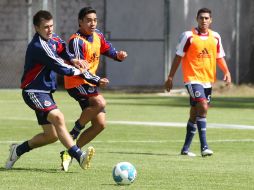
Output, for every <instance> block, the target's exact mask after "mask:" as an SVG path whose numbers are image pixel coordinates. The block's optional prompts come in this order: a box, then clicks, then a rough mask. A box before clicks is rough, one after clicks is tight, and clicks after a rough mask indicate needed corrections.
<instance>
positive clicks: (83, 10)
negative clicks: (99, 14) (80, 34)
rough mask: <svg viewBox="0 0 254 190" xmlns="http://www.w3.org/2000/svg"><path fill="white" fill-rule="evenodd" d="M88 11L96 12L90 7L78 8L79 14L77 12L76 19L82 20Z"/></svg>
mask: <svg viewBox="0 0 254 190" xmlns="http://www.w3.org/2000/svg"><path fill="white" fill-rule="evenodd" d="M89 13H95V14H96V10H95V9H93V8H92V7H84V8H82V9H80V11H79V14H78V19H79V20H82V19H83V18H84V17H85V16H86V15H87V14H89Z"/></svg>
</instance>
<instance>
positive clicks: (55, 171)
mask: <svg viewBox="0 0 254 190" xmlns="http://www.w3.org/2000/svg"><path fill="white" fill-rule="evenodd" d="M24 171H27V172H36V173H37V172H41V173H74V172H63V171H61V170H60V169H40V168H12V169H10V170H7V169H5V168H4V167H0V172H24Z"/></svg>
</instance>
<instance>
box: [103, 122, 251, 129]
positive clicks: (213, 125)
mask: <svg viewBox="0 0 254 190" xmlns="http://www.w3.org/2000/svg"><path fill="white" fill-rule="evenodd" d="M107 123H109V124H115V125H117V124H122V125H147V126H159V127H186V123H180V122H142V121H107ZM208 128H224V129H252V130H254V126H252V125H237V124H221V123H208Z"/></svg>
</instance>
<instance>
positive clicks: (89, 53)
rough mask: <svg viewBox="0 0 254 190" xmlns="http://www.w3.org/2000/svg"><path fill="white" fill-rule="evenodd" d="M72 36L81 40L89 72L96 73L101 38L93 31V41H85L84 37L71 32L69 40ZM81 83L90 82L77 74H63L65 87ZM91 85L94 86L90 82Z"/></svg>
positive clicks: (68, 87) (72, 86)
mask: <svg viewBox="0 0 254 190" xmlns="http://www.w3.org/2000/svg"><path fill="white" fill-rule="evenodd" d="M74 38H79V39H81V40H83V43H84V44H83V50H82V53H83V55H84V59H85V60H86V61H87V62H88V64H89V72H90V73H92V74H96V71H97V68H98V65H99V59H100V47H101V40H100V37H99V36H98V34H97V33H93V42H89V41H87V40H86V39H85V38H83V37H81V36H79V35H77V34H73V35H72V36H71V37H70V40H72V39H74ZM82 84H90V83H88V82H87V81H85V80H84V79H82V78H81V77H79V76H64V87H65V88H66V89H70V88H74V87H77V86H80V85H82ZM90 85H91V86H94V85H92V84H90Z"/></svg>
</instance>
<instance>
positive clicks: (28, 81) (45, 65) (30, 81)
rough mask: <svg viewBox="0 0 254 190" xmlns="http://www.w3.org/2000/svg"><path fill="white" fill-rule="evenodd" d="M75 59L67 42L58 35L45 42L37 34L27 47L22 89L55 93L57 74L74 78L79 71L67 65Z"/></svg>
mask: <svg viewBox="0 0 254 190" xmlns="http://www.w3.org/2000/svg"><path fill="white" fill-rule="evenodd" d="M73 58H74V55H73V54H71V53H69V51H68V49H67V48H66V44H65V42H64V41H63V40H62V39H61V38H60V37H58V36H57V35H56V34H53V37H52V38H51V39H49V40H45V39H43V38H42V37H41V36H40V35H39V34H38V33H36V34H35V35H34V37H33V39H32V41H31V42H30V43H29V45H28V47H27V51H26V57H25V65H24V73H23V76H22V79H21V86H20V87H21V88H22V89H24V90H35V91H42V92H43V91H45V92H53V91H55V90H56V87H57V83H56V81H57V80H56V73H58V74H60V75H68V76H72V75H74V72H75V70H77V69H76V68H75V67H73V66H71V65H68V64H66V63H65V61H70V60H71V59H73ZM64 60H65V61H64Z"/></svg>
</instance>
